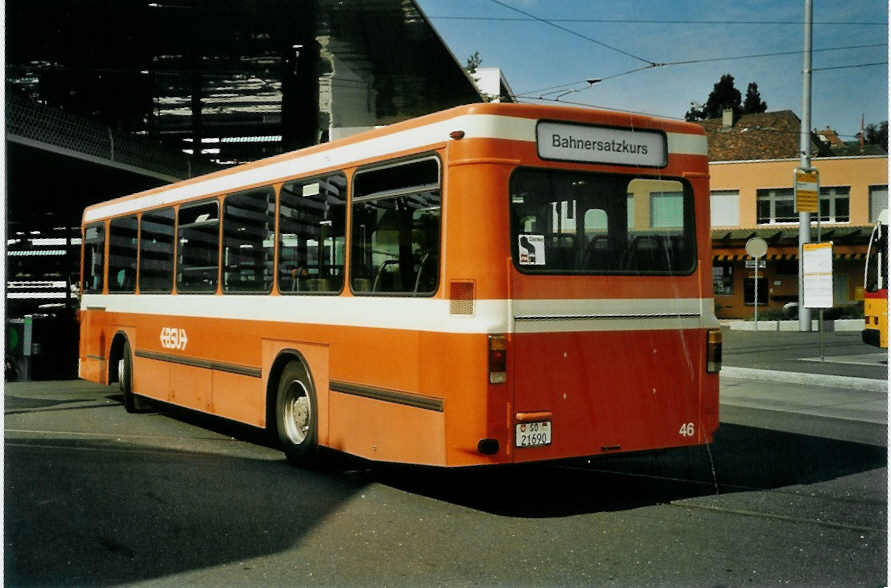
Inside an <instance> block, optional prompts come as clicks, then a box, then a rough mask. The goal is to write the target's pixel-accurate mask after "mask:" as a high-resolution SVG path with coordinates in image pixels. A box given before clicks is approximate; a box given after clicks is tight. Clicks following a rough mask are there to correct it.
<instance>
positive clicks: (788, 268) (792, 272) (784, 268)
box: [774, 259, 798, 276]
mask: <svg viewBox="0 0 891 588" xmlns="http://www.w3.org/2000/svg"><path fill="white" fill-rule="evenodd" d="M774 273H776V275H778V276H797V275H798V260H797V259H778V260H777V261H776V264H775V265H774Z"/></svg>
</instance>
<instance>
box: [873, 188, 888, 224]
mask: <svg viewBox="0 0 891 588" xmlns="http://www.w3.org/2000/svg"><path fill="white" fill-rule="evenodd" d="M886 208H888V186H870V187H869V222H871V223H874V222H876V221H877V220H879V213H880V212H882V211H883V210H885V209H886Z"/></svg>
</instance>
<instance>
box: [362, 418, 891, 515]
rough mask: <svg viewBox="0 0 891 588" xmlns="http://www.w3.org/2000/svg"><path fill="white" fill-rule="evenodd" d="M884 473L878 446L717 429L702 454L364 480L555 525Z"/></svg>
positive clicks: (377, 470)
mask: <svg viewBox="0 0 891 588" xmlns="http://www.w3.org/2000/svg"><path fill="white" fill-rule="evenodd" d="M886 466H887V450H886V449H885V448H884V447H877V446H873V445H866V444H862V443H852V442H847V441H838V440H835V439H827V438H823V437H816V436H811V435H801V434H797V433H787V432H782V431H774V430H768V429H759V428H754V427H748V426H742V425H731V424H722V425H721V428H720V429H719V431H718V434H717V435H716V438H715V443H714V444H712V445H711V446H709V447H705V446H701V447H685V448H677V449H666V450H660V451H651V452H645V453H635V454H616V455H608V456H598V457H592V458H590V459H581V460H570V461H563V462H551V463H545V464H531V465H523V466H510V467H506V468H505V467H496V468H473V469H468V470H443V469H433V468H417V467H407V466H394V465H376V466H372V468H371V470H370V472H371V473H369V476H371V477H373V479H374V480H373V481H376V482H379V483H382V484H386V485H389V486H392V487H395V488H398V489H400V490H403V491H407V492H413V493H417V494H421V495H425V496H428V497H431V498H435V499H438V500H443V501H446V502H450V503H454V504H458V505H461V506H465V507H469V508H473V509H477V510H481V511H485V512H489V513H492V514H497V515H502V516H516V517H531V518H537V517H545V518H546V517H563V516H573V515H578V514H586V513H596V512H610V511H620V510H628V509H633V508H640V507H646V506H654V505H658V504H666V503H670V502H673V501H676V500H683V499H688V498H697V497H702V496H708V495H715V494H730V493H735V492H751V491H759V490H770V489H777V488H783V487H786V486H796V485H808V484H817V483H820V482H826V481H829V480H834V479H836V478H840V477H843V476H847V475H851V474H856V473H860V472H866V471H870V470H875V469H878V468H883V467H886Z"/></svg>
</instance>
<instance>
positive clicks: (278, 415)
mask: <svg viewBox="0 0 891 588" xmlns="http://www.w3.org/2000/svg"><path fill="white" fill-rule="evenodd" d="M275 430H276V434H277V435H278V442H279V445H280V446H281V449H282V451H284V453H285V456H286V457H287V458H288V461H289V462H291V463H292V464H294V465H297V466H302V467H309V466H314V465H316V464H317V463H318V457H319V444H318V408H317V404H316V393H315V388H314V387H313V385H312V379H311V378H310V377H309V372H308V371H307V370H306V368H305V367H304V365H303V364H302V363H300V362H297V361H292V362H290V363H288V364H287V365H286V366H285V368H284V369H283V370H282V374H281V377H280V378H279V382H278V390H277V391H276V395H275Z"/></svg>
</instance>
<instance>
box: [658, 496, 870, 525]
mask: <svg viewBox="0 0 891 588" xmlns="http://www.w3.org/2000/svg"><path fill="white" fill-rule="evenodd" d="M668 504H669V505H670V506H676V507H678V508H687V509H691V510H706V511H710V512H717V513H724V514H735V515H739V516H744V517H755V518H761V519H771V520H776V521H786V522H790V523H804V524H810V525H819V526H821V527H831V528H833V529H845V530H847V531H860V532H867V533H886V532H887V531H886V529H883V528H876V527H864V526H862V525H851V524H848V523H837V522H834V521H821V520H818V519H808V518H803V517H793V516H789V515H781V514H775V513H769V512H759V511H756V510H745V509H741V508H726V507H723V506H712V505H706V504H696V503H692V502H678V501H674V500H673V501H671V502H669V503H668Z"/></svg>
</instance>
